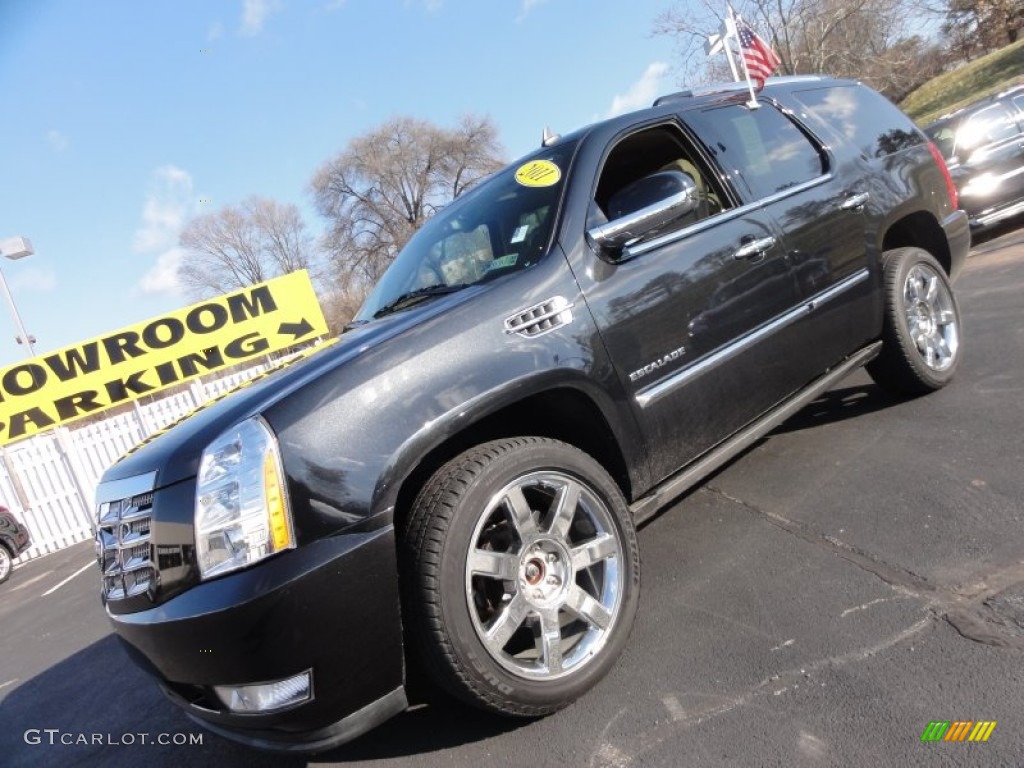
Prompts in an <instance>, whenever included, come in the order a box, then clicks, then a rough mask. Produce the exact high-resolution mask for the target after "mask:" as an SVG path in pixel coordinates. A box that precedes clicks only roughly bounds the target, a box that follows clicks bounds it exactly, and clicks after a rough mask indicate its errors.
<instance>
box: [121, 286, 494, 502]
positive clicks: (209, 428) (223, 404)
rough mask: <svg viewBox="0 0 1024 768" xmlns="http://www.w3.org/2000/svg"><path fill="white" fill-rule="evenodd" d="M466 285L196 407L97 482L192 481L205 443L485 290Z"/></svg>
mask: <svg viewBox="0 0 1024 768" xmlns="http://www.w3.org/2000/svg"><path fill="white" fill-rule="evenodd" d="M487 287H488V286H486V285H482V286H472V287H470V288H466V289H465V290H462V291H459V292H458V293H454V294H450V295H442V296H438V297H437V298H435V299H433V300H431V301H429V302H425V303H423V304H419V305H416V306H413V307H411V308H409V309H406V310H403V311H401V312H398V313H395V314H394V315H390V316H387V317H385V318H382V319H380V320H375V321H373V322H371V323H369V324H368V325H365V326H360V327H357V328H355V329H353V330H351V331H348V332H347V333H345V334H343V335H342V336H340V337H339V338H338V339H336V340H335V341H333V342H331V343H329V344H328V345H327V346H326V348H325V349H320V350H317V351H316V352H313V353H312V354H310V355H307V356H303V357H300V358H297V359H295V360H293V361H291V362H288V363H285V364H283V365H282V366H279V367H277V368H274V369H271V370H270V371H268V372H267V373H265V374H263V375H262V376H259V377H257V378H256V379H254V380H252V381H249V382H245V383H244V384H242V385H240V386H239V387H238V388H237V389H235V390H233V391H232V392H230V393H229V394H227V395H225V396H223V397H221V398H219V399H216V400H213V401H211V402H209V403H206V404H205V405H202V406H200V407H199V408H197V409H196V410H195V411H193V412H192V413H190V414H189V415H188V416H185V417H183V419H180V420H179V421H177V422H175V423H174V424H172V425H170V426H169V427H167V428H166V429H164V430H162V431H160V432H157V433H156V434H154V435H152V436H151V437H149V438H147V439H146V440H144V441H142V442H141V443H140V444H139V445H137V446H136V447H135V448H133V449H132V450H131V451H129V452H128V453H127V454H125V455H124V456H122V457H121V458H120V459H119V460H118V461H117V462H116V463H115V464H113V465H112V466H111V467H110V468H109V469H107V471H106V472H105V473H104V474H103V478H102V480H101V482H103V483H108V482H111V481H114V480H123V479H125V478H130V477H135V476H138V475H144V474H148V473H153V472H155V473H156V478H155V481H154V484H153V490H155V489H158V488H162V487H165V486H168V485H172V484H174V483H177V482H180V481H182V480H186V479H189V478H192V477H195V476H196V474H197V473H198V471H199V459H200V457H201V456H202V453H203V450H204V449H205V448H206V446H207V445H209V443H210V442H211V441H212V440H213V439H214V438H216V437H217V436H218V435H220V434H221V433H222V432H223V431H225V430H226V429H228V428H230V427H231V426H232V425H233V424H237V423H238V422H240V421H244V420H245V419H247V418H249V417H251V416H255V415H257V414H260V413H263V412H264V411H266V410H267V409H269V408H270V407H272V406H273V405H274V404H275V403H277V402H278V401H280V400H282V399H283V398H285V397H288V396H290V395H292V394H293V393H295V392H296V391H298V390H299V389H301V388H302V387H303V386H305V385H306V384H307V383H309V382H310V381H313V380H315V379H317V378H319V377H320V376H323V375H325V374H327V373H329V372H331V371H334V370H336V369H338V368H340V367H342V366H344V365H346V364H347V363H350V362H351V361H353V360H355V359H356V358H358V357H360V356H361V355H363V354H365V353H366V352H368V351H369V350H371V349H374V348H376V347H379V346H380V345H382V344H385V343H388V342H389V341H390V340H392V339H394V338H395V337H398V336H402V335H404V334H405V333H407V332H409V331H410V330H411V329H413V328H414V327H416V326H417V325H419V324H421V323H423V322H424V321H426V320H428V319H430V318H432V317H434V316H436V315H439V314H441V313H444V312H446V311H448V310H449V309H450V308H452V307H454V306H456V305H458V304H461V303H463V302H465V301H468V300H470V299H471V298H473V297H474V296H475V295H477V294H479V293H481V292H483V291H485V290H487Z"/></svg>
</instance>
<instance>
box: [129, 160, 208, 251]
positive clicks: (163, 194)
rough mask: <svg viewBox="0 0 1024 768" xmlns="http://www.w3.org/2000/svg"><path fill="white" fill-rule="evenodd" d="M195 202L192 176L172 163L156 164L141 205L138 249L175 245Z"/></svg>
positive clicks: (136, 237) (137, 233) (153, 249)
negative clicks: (156, 166) (158, 166)
mask: <svg viewBox="0 0 1024 768" xmlns="http://www.w3.org/2000/svg"><path fill="white" fill-rule="evenodd" d="M194 206H195V200H194V196H193V192H192V177H191V176H189V174H188V173H187V172H186V171H183V170H182V169H181V168H176V167H175V166H173V165H164V166H162V167H160V168H157V169H156V170H155V171H154V172H153V178H152V179H151V180H150V185H149V192H148V194H147V195H146V200H145V202H144V203H143V205H142V223H141V224H140V225H139V228H138V229H136V230H135V244H134V246H135V251H136V253H152V252H154V251H159V250H164V249H167V248H170V247H171V246H172V245H176V244H177V242H178V234H179V233H180V232H181V228H182V226H184V224H185V219H186V218H187V217H188V216H189V214H190V213H192V210H193V208H194Z"/></svg>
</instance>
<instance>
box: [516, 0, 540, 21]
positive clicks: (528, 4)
mask: <svg viewBox="0 0 1024 768" xmlns="http://www.w3.org/2000/svg"><path fill="white" fill-rule="evenodd" d="M547 1H548V0H523V4H522V5H521V6H519V15H518V16H517V17H516V22H520V21H522V20H523V19H525V18H526V15H527V14H528V13H529V12H530V11H532V10H533V9H534V8H536V7H537V6H538V5H542V4H543V3H546V2H547Z"/></svg>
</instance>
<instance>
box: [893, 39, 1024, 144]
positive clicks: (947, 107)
mask: <svg viewBox="0 0 1024 768" xmlns="http://www.w3.org/2000/svg"><path fill="white" fill-rule="evenodd" d="M1015 83H1024V40H1018V41H1017V42H1016V43H1014V44H1013V45H1008V46H1006V47H1005V48H1000V49H999V50H998V51H993V52H992V53H990V54H988V55H987V56H983V57H982V58H980V59H975V60H974V61H972V62H970V63H969V64H965V65H964V66H962V67H960V68H959V69H956V70H954V71H952V72H947V73H946V74H944V75H939V76H938V77H936V78H935V79H934V80H930V81H928V82H927V83H925V84H924V85H922V86H921V87H920V88H918V89H917V90H916V91H914V92H913V93H911V94H910V95H909V96H907V98H905V99H904V100H903V103H901V104H900V107H901V108H902V109H903V111H904V112H906V113H907V114H908V115H910V116H911V117H912V118H914V120H916V121H917V123H918V124H919V125H927V124H928V123H930V122H931V121H932V120H934V119H935V118H937V117H940V116H941V115H944V114H946V113H947V112H952V111H953V110H955V109H959V108H960V107H964V106H966V105H967V104H970V103H971V102H972V101H976V100H977V99H980V98H982V97H983V96H987V95H989V94H990V93H996V92H998V91H1001V90H1003V89H1004V88H1006V87H1008V86H1010V85H1014V84H1015Z"/></svg>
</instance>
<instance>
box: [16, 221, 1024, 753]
mask: <svg viewBox="0 0 1024 768" xmlns="http://www.w3.org/2000/svg"><path fill="white" fill-rule="evenodd" d="M957 288H958V295H959V297H960V302H961V307H962V310H963V314H964V324H965V338H966V347H965V349H966V354H965V357H964V359H963V361H962V364H961V369H960V371H959V374H958V377H957V379H956V380H955V381H954V383H953V384H952V385H951V386H950V387H948V388H947V389H945V390H943V391H941V392H939V393H936V394H934V395H932V396H929V397H926V398H921V399H917V400H908V401H896V400H892V399H889V398H887V397H886V396H885V395H883V394H882V393H881V392H880V390H878V389H877V388H875V387H874V386H873V385H872V384H871V382H870V380H869V379H868V377H867V376H866V375H865V374H863V373H858V374H856V375H855V376H853V377H851V378H850V379H848V380H847V381H845V382H843V383H841V384H840V385H839V386H838V387H837V388H836V389H835V390H833V391H832V392H830V393H828V395H827V396H825V397H824V398H822V399H821V400H819V401H818V402H816V403H814V404H812V405H811V406H810V407H809V408H807V409H805V410H804V411H803V412H801V413H800V414H798V415H797V416H796V417H795V418H793V419H792V420H791V421H789V422H787V423H786V424H785V425H783V426H782V427H781V428H780V429H779V430H777V431H776V432H774V433H773V434H772V435H771V436H769V437H768V438H767V439H766V440H764V441H762V442H761V443H760V444H759V445H757V446H756V447H754V448H753V449H752V450H750V451H749V452H748V453H747V454H746V455H744V456H743V457H741V458H740V459H739V460H738V461H736V462H734V463H733V464H731V465H730V466H728V467H727V468H725V469H724V470H722V471H720V472H719V473H717V474H716V475H715V476H714V477H712V478H710V479H709V480H708V481H707V482H706V483H705V484H704V485H702V486H701V487H700V488H699V489H697V490H695V491H693V492H692V493H690V494H689V495H688V496H686V497H685V498H683V499H682V500H680V501H679V502H678V503H677V504H675V505H674V506H673V507H672V508H670V509H668V510H667V511H666V512H665V513H663V514H662V515H660V516H659V517H657V518H656V519H654V520H653V521H651V522H650V523H649V524H647V525H646V526H645V527H644V528H643V530H642V531H641V535H640V541H641V547H642V552H643V557H644V563H643V567H644V591H643V597H642V601H641V608H640V613H639V617H638V622H637V625H636V627H635V629H634V631H633V635H632V638H631V640H630V643H629V646H628V648H627V650H626V653H625V654H624V656H623V658H622V659H621V661H620V663H619V664H618V666H617V667H616V668H615V670H614V671H613V672H612V673H611V674H610V675H609V677H608V678H607V679H606V680H604V681H603V682H602V683H601V684H600V685H599V686H598V687H597V688H596V689H595V690H594V691H593V692H591V693H590V694H589V695H587V696H586V697H584V698H583V699H582V700H580V701H578V702H577V703H575V704H573V705H572V706H570V707H568V708H567V709H565V710H564V711H562V712H560V713H558V714H556V715H554V716H551V717H549V718H546V719H542V720H536V721H506V720H501V719H496V718H493V717H490V716H487V715H484V714H481V713H477V712H475V711H472V710H469V709H466V708H464V707H462V706H460V705H457V704H454V703H434V704H429V705H426V704H424V705H419V706H416V707H415V708H413V709H411V710H410V711H408V712H406V713H405V714H403V715H401V716H399V717H397V718H395V719H394V720H392V721H390V722H389V723H387V724H386V725H384V726H383V727H381V728H379V729H377V730H376V731H374V732H372V733H370V734H368V735H367V736H364V737H363V738H361V739H359V740H357V741H355V742H353V743H351V744H349V745H347V746H345V747H342V748H340V749H337V750H334V751H333V752H330V753H327V754H324V755H319V756H316V757H314V758H311V759H308V760H307V759H303V758H297V757H281V756H272V755H266V754H262V753H255V752H251V751H249V750H247V749H244V748H242V747H238V746H236V745H233V744H231V743H228V742H226V741H223V740H221V739H220V738H218V737H216V736H214V735H212V734H209V733H206V732H204V731H203V730H202V729H201V728H199V727H198V726H196V725H194V724H193V723H191V722H190V721H189V720H188V719H187V718H185V717H184V716H183V715H182V714H180V713H179V712H178V711H177V709H176V708H174V707H173V705H171V704H169V703H167V702H165V700H164V699H163V697H162V696H161V695H160V694H159V692H158V690H157V688H156V686H155V685H154V684H152V683H151V682H150V680H149V679H148V678H147V677H145V676H144V675H143V674H142V673H141V672H140V671H138V670H137V669H136V668H135V667H134V666H133V665H132V664H130V662H129V661H128V659H127V657H126V656H125V654H124V652H123V651H122V650H121V648H120V647H119V646H118V644H117V643H116V641H115V640H114V638H113V637H112V636H111V635H110V632H109V629H108V625H107V621H106V618H105V616H104V615H103V611H102V610H101V608H100V605H99V601H98V597H97V589H96V574H95V573H94V570H93V568H86V566H87V565H89V564H90V563H92V558H93V554H92V545H91V543H86V544H82V545H79V546H77V547H74V548H72V549H69V550H65V551H64V552H61V553H58V554H55V555H51V556H49V557H45V558H42V559H40V560H37V561H34V562H31V563H28V564H26V565H25V566H23V567H21V568H19V569H17V570H16V571H15V573H14V574H13V575H12V577H11V579H10V581H9V582H8V583H7V584H5V585H3V586H2V587H0V627H2V639H0V649H2V653H0V764H3V765H5V766H28V765H37V764H46V765H54V766H68V765H75V766H136V765H146V766H148V767H149V768H158V767H159V766H172V765H174V766H177V765H180V764H182V763H184V762H187V763H189V764H190V765H207V764H209V765H221V766H234V765H238V766H242V765H245V766H263V765H267V766H270V765H276V766H291V765H305V764H307V763H309V764H335V763H336V764H347V765H355V766H358V765H373V766H376V767H379V768H385V767H387V766H398V765H402V766H445V767H446V768H469V767H470V766H473V767H476V766H485V765H486V766H503V765H510V766H511V765H516V766H522V765H531V766H588V767H590V768H627V767H628V766H734V765H753V766H774V765H778V766H802V765H807V766H825V765H854V766H908V765H922V766H945V765H984V766H1004V765H1005V766H1011V765H1020V764H1022V762H1024V757H1022V755H1024V525H1022V521H1024V471H1022V469H1021V467H1022V464H1024V438H1022V437H1021V435H1022V434H1024V404H1022V403H1024V229H1018V230H1015V231H1013V230H1011V231H1004V232H1003V233H1002V234H998V235H997V236H995V237H992V238H990V239H987V240H986V241H985V242H983V243H981V244H980V245H978V246H976V247H975V249H974V251H973V255H972V258H971V261H970V262H969V265H968V268H967V270H966V271H965V273H964V274H963V275H962V276H961V278H960V281H959V283H958V286H957ZM83 568H85V570H84V571H83V570H82V569H83ZM353 661H354V663H358V660H353ZM936 720H941V721H947V720H948V721H955V720H970V721H980V720H986V721H996V723H997V725H996V727H995V728H994V730H993V731H992V734H991V736H990V738H989V740H988V741H987V742H985V743H970V742H965V743H959V742H937V743H926V742H922V741H921V735H922V732H923V731H924V730H925V728H926V727H927V726H928V724H929V722H931V721H936ZM195 739H201V740H202V743H201V744H196V743H189V742H192V741H193V740H195ZM157 740H163V741H169V742H171V743H169V744H159V743H153V742H156V741H157ZM182 740H184V741H185V742H186V743H183V744H182V743H177V744H176V743H174V742H175V741H177V742H181V741H182ZM62 741H63V742H71V743H61V742H62ZM83 742H84V743H83Z"/></svg>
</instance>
